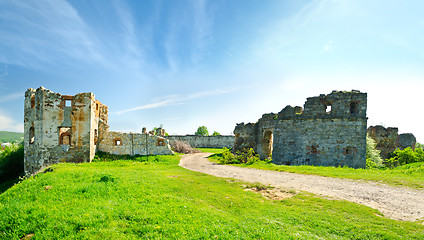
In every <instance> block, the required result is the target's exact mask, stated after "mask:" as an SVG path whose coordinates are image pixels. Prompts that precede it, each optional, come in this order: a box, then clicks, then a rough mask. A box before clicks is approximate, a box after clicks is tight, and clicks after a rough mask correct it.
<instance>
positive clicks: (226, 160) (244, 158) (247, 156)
mask: <svg viewBox="0 0 424 240" xmlns="http://www.w3.org/2000/svg"><path fill="white" fill-rule="evenodd" d="M223 149H224V151H223V152H222V158H220V159H219V160H218V161H219V163H221V164H242V163H244V164H252V163H254V162H257V161H260V159H259V156H258V155H257V154H256V153H255V151H254V150H253V149H252V148H249V149H246V150H244V151H242V152H237V153H236V154H235V155H234V154H233V153H232V152H231V151H230V150H229V149H228V148H223Z"/></svg>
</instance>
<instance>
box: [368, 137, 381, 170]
mask: <svg viewBox="0 0 424 240" xmlns="http://www.w3.org/2000/svg"><path fill="white" fill-rule="evenodd" d="M376 145H377V143H376V142H375V141H374V139H372V138H371V137H370V136H368V134H367V151H366V154H365V156H366V161H367V168H379V167H383V159H381V157H380V150H377V149H376V148H375V146H376Z"/></svg>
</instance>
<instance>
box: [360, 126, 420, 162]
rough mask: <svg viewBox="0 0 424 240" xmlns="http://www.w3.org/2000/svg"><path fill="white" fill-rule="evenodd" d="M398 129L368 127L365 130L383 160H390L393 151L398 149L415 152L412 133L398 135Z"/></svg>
mask: <svg viewBox="0 0 424 240" xmlns="http://www.w3.org/2000/svg"><path fill="white" fill-rule="evenodd" d="M398 131H399V130H398V128H395V127H388V128H385V127H383V126H381V125H377V126H370V127H369V128H368V130H367V133H368V136H369V137H371V138H372V139H374V141H375V142H376V146H375V148H376V149H378V150H380V151H381V152H380V156H381V158H383V159H388V158H390V155H391V154H392V152H393V151H394V150H396V149H397V148H399V149H400V150H403V149H405V148H407V147H410V148H412V150H415V144H416V143H417V140H416V139H415V136H414V135H413V134H412V133H403V134H398Z"/></svg>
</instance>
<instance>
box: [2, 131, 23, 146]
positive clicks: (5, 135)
mask: <svg viewBox="0 0 424 240" xmlns="http://www.w3.org/2000/svg"><path fill="white" fill-rule="evenodd" d="M23 139H24V134H23V133H18V132H8V131H0V143H5V142H20V141H22V140H23Z"/></svg>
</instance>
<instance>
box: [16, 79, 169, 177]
mask: <svg viewBox="0 0 424 240" xmlns="http://www.w3.org/2000/svg"><path fill="white" fill-rule="evenodd" d="M129 135H131V136H133V135H134V134H129ZM111 137H113V133H110V132H109V125H108V108H107V106H105V105H103V104H102V103H100V102H99V101H97V100H96V99H95V97H94V94H93V93H79V94H76V95H75V96H70V95H61V94H59V93H54V92H52V91H50V90H48V89H45V88H43V87H40V88H38V89H36V90H35V89H32V88H30V89H28V90H27V91H26V92H25V102H24V149H25V153H24V170H25V174H26V175H30V174H33V173H36V172H37V171H39V170H41V169H43V168H44V167H47V166H49V165H51V164H54V163H59V162H90V161H91V160H92V159H93V158H94V155H95V153H96V151H97V150H99V146H102V148H103V149H108V147H109V146H108V144H113V142H112V141H111ZM142 138H143V137H142V136H138V135H137V137H135V138H134V139H135V140H136V141H135V143H137V139H142ZM147 138H148V139H149V141H147V142H148V144H147V146H148V147H147V148H148V149H150V150H142V147H141V146H142V144H141V140H140V141H139V142H140V145H139V146H134V147H133V151H132V152H131V151H130V152H129V153H128V152H125V151H124V154H131V153H133V154H138V153H142V152H145V153H148V154H173V153H172V151H171V150H170V147H169V144H168V142H167V141H158V140H157V138H158V137H156V136H154V137H152V136H148V137H147ZM158 142H160V144H161V145H162V144H164V146H160V147H159V146H156V144H157V143H158ZM123 143H125V142H123ZM125 145H126V144H125ZM111 148H113V147H112V145H111Z"/></svg>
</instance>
